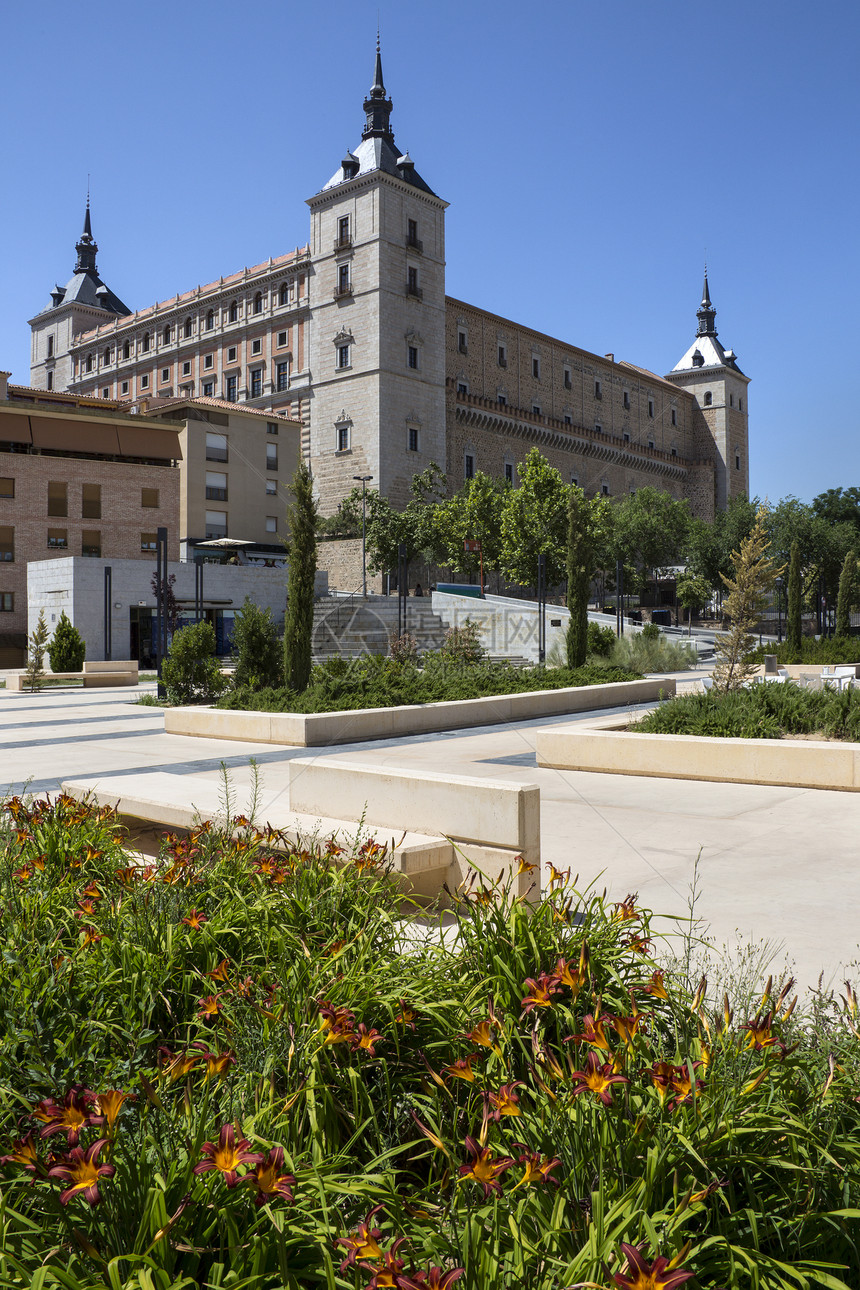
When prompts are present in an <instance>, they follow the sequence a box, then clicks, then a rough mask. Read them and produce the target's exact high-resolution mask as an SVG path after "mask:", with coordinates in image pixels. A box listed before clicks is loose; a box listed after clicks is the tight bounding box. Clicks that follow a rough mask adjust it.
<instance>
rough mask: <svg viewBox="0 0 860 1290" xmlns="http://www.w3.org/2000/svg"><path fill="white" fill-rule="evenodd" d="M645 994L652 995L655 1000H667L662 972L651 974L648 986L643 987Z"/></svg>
mask: <svg viewBox="0 0 860 1290" xmlns="http://www.w3.org/2000/svg"><path fill="white" fill-rule="evenodd" d="M645 993H646V994H653V995H654V998H655V999H668V998H669V995H668V994H667V992H666V986H665V984H664V973H662V972H652V973H651V979H650V980H649V982H648V984H647V985H646V987H645Z"/></svg>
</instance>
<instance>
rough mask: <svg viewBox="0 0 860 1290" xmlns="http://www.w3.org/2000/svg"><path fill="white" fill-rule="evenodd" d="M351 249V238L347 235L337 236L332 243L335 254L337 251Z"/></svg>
mask: <svg viewBox="0 0 860 1290" xmlns="http://www.w3.org/2000/svg"><path fill="white" fill-rule="evenodd" d="M351 250H352V238H351V237H349V236H348V235H347V236H346V237H339V238H337V239H336V240H335V244H334V253H335V255H337V253H338V251H351Z"/></svg>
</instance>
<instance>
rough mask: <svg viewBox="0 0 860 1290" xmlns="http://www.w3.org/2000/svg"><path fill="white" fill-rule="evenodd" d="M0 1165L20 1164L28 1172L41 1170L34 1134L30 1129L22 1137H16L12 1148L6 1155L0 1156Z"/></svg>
mask: <svg viewBox="0 0 860 1290" xmlns="http://www.w3.org/2000/svg"><path fill="white" fill-rule="evenodd" d="M0 1165H22V1166H23V1168H24V1169H26V1170H27V1172H28V1173H31V1174H34V1173H36V1172H37V1171H38V1172H39V1173H41V1172H42V1169H43V1166H42V1164H41V1162H40V1160H39V1153H38V1150H37V1146H36V1138H35V1134H34V1133H33V1131H32V1130H31V1131H30V1132H29V1133H26V1134H25V1135H24V1137H23V1138H16V1140H15V1141H14V1142H13V1143H12V1150H11V1151H10V1152H9V1154H8V1155H6V1156H0Z"/></svg>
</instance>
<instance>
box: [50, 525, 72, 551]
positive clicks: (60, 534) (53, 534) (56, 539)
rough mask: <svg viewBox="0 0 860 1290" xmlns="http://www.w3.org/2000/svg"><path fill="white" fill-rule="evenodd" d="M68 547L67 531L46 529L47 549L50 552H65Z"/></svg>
mask: <svg viewBox="0 0 860 1290" xmlns="http://www.w3.org/2000/svg"><path fill="white" fill-rule="evenodd" d="M68 547H69V530H68V529H48V549H49V550H50V551H67V550H68Z"/></svg>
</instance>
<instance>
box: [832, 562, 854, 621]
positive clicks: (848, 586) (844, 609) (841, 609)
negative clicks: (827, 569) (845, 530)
mask: <svg viewBox="0 0 860 1290" xmlns="http://www.w3.org/2000/svg"><path fill="white" fill-rule="evenodd" d="M856 565H857V557H856V555H855V554H854V552H853V551H849V552H848V554H847V555H846V557H845V560H844V562H843V564H842V572H841V573H840V575H839V594H838V596H837V598H836V635H837V636H840V637H843V638H845V637H848V636H850V635H851V592H852V589H853V583H854V570H855V568H856Z"/></svg>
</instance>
